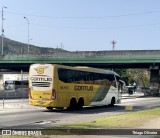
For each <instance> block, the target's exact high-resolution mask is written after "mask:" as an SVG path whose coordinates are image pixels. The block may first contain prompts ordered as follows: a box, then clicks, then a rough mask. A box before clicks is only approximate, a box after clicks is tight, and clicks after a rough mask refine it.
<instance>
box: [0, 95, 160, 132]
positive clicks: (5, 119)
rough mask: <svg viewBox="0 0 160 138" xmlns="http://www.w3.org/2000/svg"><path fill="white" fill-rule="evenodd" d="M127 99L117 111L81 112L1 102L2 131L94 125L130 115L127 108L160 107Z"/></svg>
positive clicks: (105, 108) (149, 101) (20, 101)
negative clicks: (67, 125) (81, 123)
mask: <svg viewBox="0 0 160 138" xmlns="http://www.w3.org/2000/svg"><path fill="white" fill-rule="evenodd" d="M136 97H137V96H135V95H132V96H127V95H126V97H125V98H124V99H123V100H122V103H121V104H118V105H115V106H114V107H108V106H103V107H85V108H83V109H82V110H81V111H72V112H71V111H67V110H56V109H55V110H53V111H48V110H47V109H46V108H43V107H42V108H41V107H34V106H30V105H29V104H28V100H27V99H24V100H23V99H17V100H5V101H4V106H3V100H0V129H16V128H21V129H32V128H34V129H39V128H47V127H54V126H58V125H61V124H66V123H75V122H88V121H94V120H95V119H97V118H100V117H106V116H112V115H115V114H123V113H127V112H128V111H125V110H124V109H125V108H124V107H125V106H126V105H133V106H134V110H141V109H149V108H154V107H160V98H156V97H150V98H149V97H148V98H136Z"/></svg>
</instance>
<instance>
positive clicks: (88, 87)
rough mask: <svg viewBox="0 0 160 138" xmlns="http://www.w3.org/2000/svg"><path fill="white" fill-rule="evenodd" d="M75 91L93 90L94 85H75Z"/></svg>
mask: <svg viewBox="0 0 160 138" xmlns="http://www.w3.org/2000/svg"><path fill="white" fill-rule="evenodd" d="M74 90H75V91H93V86H74Z"/></svg>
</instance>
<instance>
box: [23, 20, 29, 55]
mask: <svg viewBox="0 0 160 138" xmlns="http://www.w3.org/2000/svg"><path fill="white" fill-rule="evenodd" d="M24 19H26V21H27V23H28V54H29V20H28V19H27V18H26V17H24Z"/></svg>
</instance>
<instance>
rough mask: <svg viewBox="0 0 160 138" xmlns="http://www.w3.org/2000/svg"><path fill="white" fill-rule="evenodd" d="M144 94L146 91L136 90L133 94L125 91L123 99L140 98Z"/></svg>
mask: <svg viewBox="0 0 160 138" xmlns="http://www.w3.org/2000/svg"><path fill="white" fill-rule="evenodd" d="M141 96H144V93H142V92H134V93H133V94H132V95H130V94H128V93H123V94H122V99H130V98H138V97H141Z"/></svg>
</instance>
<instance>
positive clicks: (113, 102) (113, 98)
mask: <svg viewBox="0 0 160 138" xmlns="http://www.w3.org/2000/svg"><path fill="white" fill-rule="evenodd" d="M114 104H115V97H112V100H111V104H109V106H111V107H113V106H114Z"/></svg>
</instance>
